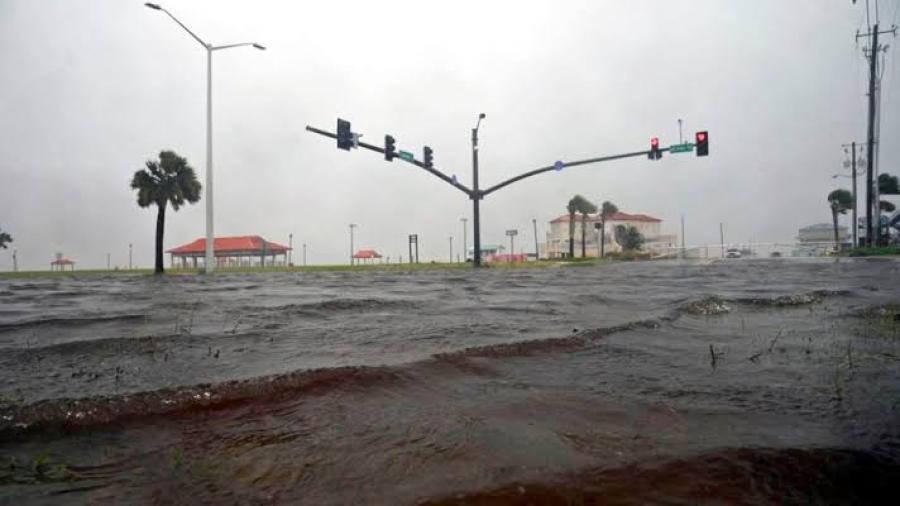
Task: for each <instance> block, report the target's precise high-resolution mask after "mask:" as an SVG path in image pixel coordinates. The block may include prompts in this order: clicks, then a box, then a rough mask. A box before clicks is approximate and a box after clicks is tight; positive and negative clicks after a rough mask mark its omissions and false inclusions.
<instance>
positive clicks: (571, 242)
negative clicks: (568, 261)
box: [569, 213, 575, 258]
mask: <svg viewBox="0 0 900 506" xmlns="http://www.w3.org/2000/svg"><path fill="white" fill-rule="evenodd" d="M574 256H575V213H569V258H572V257H574Z"/></svg>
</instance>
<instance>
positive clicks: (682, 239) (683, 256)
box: [678, 120, 687, 259]
mask: <svg viewBox="0 0 900 506" xmlns="http://www.w3.org/2000/svg"><path fill="white" fill-rule="evenodd" d="M678 123H681V120H678ZM681 258H682V259H684V258H687V250H686V249H684V215H683V214H682V215H681Z"/></svg>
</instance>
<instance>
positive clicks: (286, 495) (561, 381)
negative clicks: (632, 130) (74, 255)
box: [0, 259, 900, 504]
mask: <svg viewBox="0 0 900 506" xmlns="http://www.w3.org/2000/svg"><path fill="white" fill-rule="evenodd" d="M898 305H900V262H897V261H894V260H883V259H874V260H872V259H860V260H850V259H841V261H839V262H835V261H834V260H833V259H829V260H816V259H811V260H788V259H781V260H739V261H732V262H724V261H723V262H716V263H712V264H691V263H684V264H682V263H677V262H671V263H670V262H640V263H614V264H606V265H602V266H580V267H557V268H541V269H485V270H480V271H477V272H476V271H468V270H459V271H455V270H450V271H444V270H434V271H415V272H397V271H365V272H333V273H259V274H217V275H215V276H212V277H205V276H166V277H164V278H162V279H156V278H153V277H145V276H134V277H129V276H121V275H117V276H109V277H102V276H98V277H90V278H83V279H72V278H64V277H60V278H47V279H34V280H32V279H19V280H0V459H2V460H0V502H2V503H9V504H30V503H47V504H84V503H92V502H93V503H98V504H106V503H129V504H133V503H139V504H140V503H180V502H188V501H190V502H193V503H209V504H222V503H228V504H231V503H276V504H280V503H288V504H290V503H294V504H297V503H302V504H361V503H367V504H420V503H434V504H537V503H541V504H543V503H547V504H571V503H576V504H577V503H584V502H586V503H591V502H592V501H593V502H595V503H596V502H604V503H610V502H612V503H630V502H637V503H642V502H684V503H694V502H698V501H720V502H728V503H735V502H736V503H747V504H770V503H784V502H797V503H808V502H866V501H872V500H875V499H876V498H878V497H880V495H878V494H881V493H886V492H888V491H895V490H896V485H895V483H897V481H896V480H897V479H900V317H898V316H897V311H900V308H898Z"/></svg>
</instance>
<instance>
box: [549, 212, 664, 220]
mask: <svg viewBox="0 0 900 506" xmlns="http://www.w3.org/2000/svg"><path fill="white" fill-rule="evenodd" d="M599 220H600V215H599V214H592V215H588V221H589V222H592V221H599ZM575 221H576V222H580V221H582V214H581V213H576V214H575ZM606 221H644V222H648V223H662V220H661V219H659V218H654V217H653V216H649V215H646V214H629V213H622V212H618V213H613V214H611V215H609V216H607V218H606ZM568 222H569V215H568V214H564V215H562V216H560V217H558V218H556V219H554V220H553V221H551V222H550V223H568Z"/></svg>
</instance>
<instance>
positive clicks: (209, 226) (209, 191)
mask: <svg viewBox="0 0 900 506" xmlns="http://www.w3.org/2000/svg"><path fill="white" fill-rule="evenodd" d="M144 5H146V6H147V7H149V8H150V9H153V10H157V11H162V12H165V13H166V14H167V15H168V16H169V17H170V18H172V20H173V21H175V22H176V23H178V26H180V27H182V28H184V31H186V32H187V33H188V34H189V35H190V36H191V37H193V39H194V40H196V41H197V42H199V43H200V45H201V46H203V48H204V49H206V258H205V262H206V273H207V274H210V273H212V272H213V271H214V270H215V258H214V257H215V251H214V247H213V241H214V234H213V162H212V152H213V150H212V52H213V51H217V50H219V49H230V48H233V47H242V46H253V47H254V48H256V49H259V50H261V51H264V50H265V49H266V48H265V46H262V45H261V44H257V43H256V42H241V43H238V44H226V45H223V46H213V45H212V44H208V43H206V42H203V40H202V39H201V38H200V37H198V36H197V35H196V34H195V33H194V32H192V31H191V30H190V29H189V28H188V27H187V26H185V25H184V23H182V22H181V21H178V18H176V17H175V16H173V15H172V13H171V12H169V11H167V10H166V9H164V8H163V7H161V6H160V5H159V4H153V3H149V2H148V3H145V4H144Z"/></svg>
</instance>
